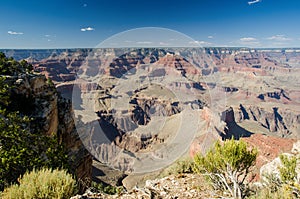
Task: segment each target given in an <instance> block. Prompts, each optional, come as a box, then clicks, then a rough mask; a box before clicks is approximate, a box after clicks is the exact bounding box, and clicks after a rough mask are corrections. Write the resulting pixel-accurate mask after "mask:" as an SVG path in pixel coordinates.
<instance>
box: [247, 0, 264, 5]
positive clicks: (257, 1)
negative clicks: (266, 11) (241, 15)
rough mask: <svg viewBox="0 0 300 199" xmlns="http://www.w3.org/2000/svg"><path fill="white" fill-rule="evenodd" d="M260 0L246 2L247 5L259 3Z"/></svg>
mask: <svg viewBox="0 0 300 199" xmlns="http://www.w3.org/2000/svg"><path fill="white" fill-rule="evenodd" d="M261 1H262V0H254V1H248V4H249V5H252V4H255V3H259V2H261Z"/></svg>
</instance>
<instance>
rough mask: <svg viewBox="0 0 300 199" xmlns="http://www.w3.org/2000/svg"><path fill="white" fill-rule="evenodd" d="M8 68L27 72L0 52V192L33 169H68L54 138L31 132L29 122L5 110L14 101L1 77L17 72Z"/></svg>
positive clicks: (22, 115) (29, 120)
mask: <svg viewBox="0 0 300 199" xmlns="http://www.w3.org/2000/svg"><path fill="white" fill-rule="evenodd" d="M10 64H11V65H10ZM9 65H10V66H18V67H23V68H21V69H20V71H24V70H26V69H27V70H30V66H29V65H28V64H27V63H26V62H21V63H18V62H16V61H14V60H13V59H9V58H6V57H5V56H4V55H3V53H0V75H2V76H0V191H1V190H3V189H4V187H6V186H8V185H10V184H11V183H15V182H17V179H18V177H19V176H20V175H23V174H24V173H25V172H26V171H31V170H32V169H34V168H41V167H49V168H68V164H67V155H66V154H65V150H64V149H63V147H62V146H61V145H59V143H58V141H57V139H56V137H55V136H53V137H48V136H46V135H43V134H40V133H36V132H33V131H32V130H31V129H30V122H32V119H30V118H29V117H28V116H26V115H24V114H23V113H20V112H19V111H15V110H11V109H10V108H9V107H10V106H9V105H10V104H11V103H12V101H13V100H14V99H12V98H11V96H10V89H11V85H9V84H8V83H7V82H6V81H5V80H6V77H5V76H3V75H8V74H12V73H13V74H17V73H16V72H18V70H16V69H12V68H10V67H7V66H9ZM24 68H25V69H24Z"/></svg>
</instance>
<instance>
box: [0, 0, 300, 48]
mask: <svg viewBox="0 0 300 199" xmlns="http://www.w3.org/2000/svg"><path fill="white" fill-rule="evenodd" d="M249 2H250V3H249ZM0 8H1V12H0V48H81V47H95V46H97V45H98V44H99V43H100V42H101V41H103V40H105V39H107V38H109V37H111V36H112V35H114V34H117V33H119V32H122V31H126V30H129V29H133V28H141V27H162V28H169V29H173V30H176V31H179V32H181V33H184V34H186V35H188V36H190V37H192V38H193V39H194V40H196V41H197V42H198V43H199V44H200V45H203V46H246V47H300V0H218V1H217V0H184V1H183V0H173V1H169V0H152V1H150V0H147V1H144V0H139V1H138V0H78V1H77V0H31V1H26V0H1V2H0Z"/></svg>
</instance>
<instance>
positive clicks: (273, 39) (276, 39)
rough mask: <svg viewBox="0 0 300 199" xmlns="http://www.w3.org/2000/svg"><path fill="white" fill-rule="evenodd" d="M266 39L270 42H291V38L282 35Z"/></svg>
mask: <svg viewBox="0 0 300 199" xmlns="http://www.w3.org/2000/svg"><path fill="white" fill-rule="evenodd" d="M267 39H268V40H272V41H280V42H282V41H291V40H292V39H291V38H288V37H286V36H284V35H274V36H272V37H268V38H267Z"/></svg>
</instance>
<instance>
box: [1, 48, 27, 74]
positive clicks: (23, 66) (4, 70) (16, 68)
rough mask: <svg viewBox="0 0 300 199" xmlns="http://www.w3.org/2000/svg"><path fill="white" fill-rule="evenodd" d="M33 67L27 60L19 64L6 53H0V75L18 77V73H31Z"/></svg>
mask: <svg viewBox="0 0 300 199" xmlns="http://www.w3.org/2000/svg"><path fill="white" fill-rule="evenodd" d="M32 70H33V67H32V65H31V64H28V63H27V62H26V61H25V60H22V61H20V62H17V61H16V60H14V59H13V58H7V57H6V56H5V54H4V53H2V52H0V74H1V75H17V74H18V73H24V72H27V73H29V72H31V71H32Z"/></svg>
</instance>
